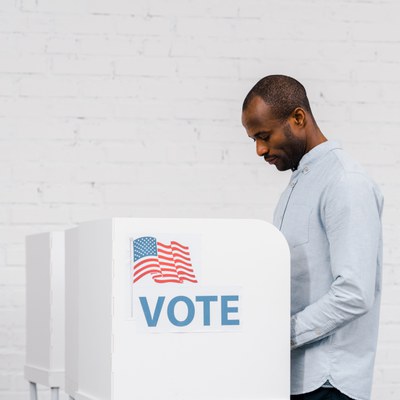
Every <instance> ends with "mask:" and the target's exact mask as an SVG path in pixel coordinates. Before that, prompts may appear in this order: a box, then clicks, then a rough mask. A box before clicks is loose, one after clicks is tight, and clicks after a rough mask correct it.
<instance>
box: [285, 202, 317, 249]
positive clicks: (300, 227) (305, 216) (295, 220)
mask: <svg viewBox="0 0 400 400" xmlns="http://www.w3.org/2000/svg"><path fill="white" fill-rule="evenodd" d="M311 211H312V208H311V207H309V206H306V205H301V204H296V205H292V206H291V205H290V204H289V205H288V207H287V209H286V212H285V215H284V217H283V223H282V233H283V234H284V236H285V238H286V240H287V241H288V243H289V246H290V247H297V246H301V245H304V244H306V243H308V241H309V235H310V217H311Z"/></svg>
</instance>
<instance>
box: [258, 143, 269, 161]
mask: <svg viewBox="0 0 400 400" xmlns="http://www.w3.org/2000/svg"><path fill="white" fill-rule="evenodd" d="M268 151H269V149H268V146H267V144H266V143H265V141H264V140H261V139H256V152H257V155H258V156H260V157H262V156H264V154H267V153H268Z"/></svg>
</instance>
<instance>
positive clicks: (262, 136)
mask: <svg viewBox="0 0 400 400" xmlns="http://www.w3.org/2000/svg"><path fill="white" fill-rule="evenodd" d="M270 136H271V135H270V134H268V135H260V139H261V140H264V142H266V141H267V140H269V138H270Z"/></svg>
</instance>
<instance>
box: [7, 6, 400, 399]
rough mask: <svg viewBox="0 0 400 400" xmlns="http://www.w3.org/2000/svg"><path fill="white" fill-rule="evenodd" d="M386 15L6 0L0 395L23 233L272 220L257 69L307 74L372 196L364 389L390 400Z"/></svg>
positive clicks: (392, 340) (15, 380) (399, 140)
mask: <svg viewBox="0 0 400 400" xmlns="http://www.w3.org/2000/svg"><path fill="white" fill-rule="evenodd" d="M399 13H400V4H399V3H398V2H397V1H396V0H342V1H340V0H338V1H334V2H326V1H315V0H300V1H289V0H281V1H271V0H270V1H266V0H247V1H241V0H219V1H211V0H170V1H163V0H135V1H132V0H112V1H111V0H101V1H100V0H2V1H1V2H0V400H21V399H25V398H27V384H26V382H25V381H24V379H23V376H22V366H23V361H24V276H25V275H24V247H23V242H24V237H25V235H26V234H28V233H33V232H38V231H44V230H49V229H58V228H59V229H62V228H65V227H68V226H70V225H71V224H73V223H75V222H78V221H82V220H87V219H94V218H103V217H108V216H166V217H168V216H198V217H235V218H236V217H250V218H253V217H255V218H262V219H266V220H271V215H272V211H273V207H274V204H275V202H276V200H277V198H278V195H279V193H280V191H281V190H282V189H283V187H284V186H285V184H286V182H287V179H288V177H289V175H288V173H278V172H277V171H275V170H274V168H271V167H268V166H267V165H266V164H265V163H264V162H263V161H262V160H261V159H257V157H256V156H255V152H254V146H253V144H252V142H250V141H249V140H248V139H247V138H246V137H245V133H244V131H243V129H242V127H241V124H240V111H241V103H242V100H243V98H244V96H245V94H246V93H247V91H248V90H249V89H250V87H251V86H252V85H253V84H254V83H255V82H256V81H257V80H258V79H259V78H261V77H263V76H265V75H267V74H271V73H284V74H289V75H292V76H294V77H296V78H297V79H299V80H300V81H301V82H303V83H304V84H305V86H306V88H307V89H308V93H309V96H310V100H311V103H312V107H313V109H314V112H315V115H316V118H317V120H318V121H319V123H320V127H321V128H322V130H323V132H324V133H325V134H326V135H327V136H328V137H329V138H332V139H338V140H340V141H341V142H342V143H343V145H344V147H345V148H346V149H347V150H348V151H349V152H350V153H352V154H353V155H354V157H355V158H357V159H359V160H360V161H361V162H362V163H364V165H365V166H366V168H367V169H368V170H369V172H370V173H371V175H372V176H373V177H374V179H375V180H376V181H377V182H378V183H379V184H380V185H381V187H382V190H383V192H384V194H385V196H386V209H385V221H384V222H385V226H384V235H385V268H384V271H385V273H384V293H383V304H382V317H381V330H380V339H379V352H378V356H377V362H376V374H375V384H374V390H373V399H374V400H382V399H385V400H398V399H399V398H400V361H399V358H400V296H399V295H400V290H399V289H400V273H399V264H400V250H399V247H400V246H399V243H400V242H399V238H400V213H399V207H398V204H399V200H400V174H399V166H400V135H399V134H398V131H399V128H400V117H399V115H400V113H399V107H400V97H399V92H400V74H399V73H398V72H399V70H400V28H399V25H398V15H399ZM43 398H45V396H44V397H43Z"/></svg>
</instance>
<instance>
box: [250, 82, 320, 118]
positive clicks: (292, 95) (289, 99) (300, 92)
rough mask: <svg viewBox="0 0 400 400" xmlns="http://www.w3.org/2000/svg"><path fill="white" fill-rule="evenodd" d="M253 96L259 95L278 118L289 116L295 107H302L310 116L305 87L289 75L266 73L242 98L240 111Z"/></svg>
mask: <svg viewBox="0 0 400 400" xmlns="http://www.w3.org/2000/svg"><path fill="white" fill-rule="evenodd" d="M255 96H259V97H261V98H262V99H263V100H264V101H265V103H266V104H269V105H270V106H271V110H272V113H273V115H274V116H275V118H276V119H278V120H282V121H284V120H286V119H287V118H289V116H290V114H291V113H292V112H293V110H295V109H296V108H297V107H301V108H303V109H304V110H305V111H307V112H309V113H310V114H311V116H312V112H311V107H310V103H309V101H308V98H307V93H306V89H305V88H304V86H303V85H302V84H301V83H300V82H299V81H297V80H296V79H294V78H291V77H290V76H286V75H268V76H266V77H265V78H262V79H261V80H259V81H258V82H257V83H256V84H255V85H254V87H253V88H252V89H251V90H250V92H249V93H248V94H247V96H246V98H245V99H244V102H243V107H242V111H245V110H246V108H247V106H248V105H249V103H250V101H251V100H252V99H253V98H254V97H255ZM312 118H314V117H313V116H312Z"/></svg>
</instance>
